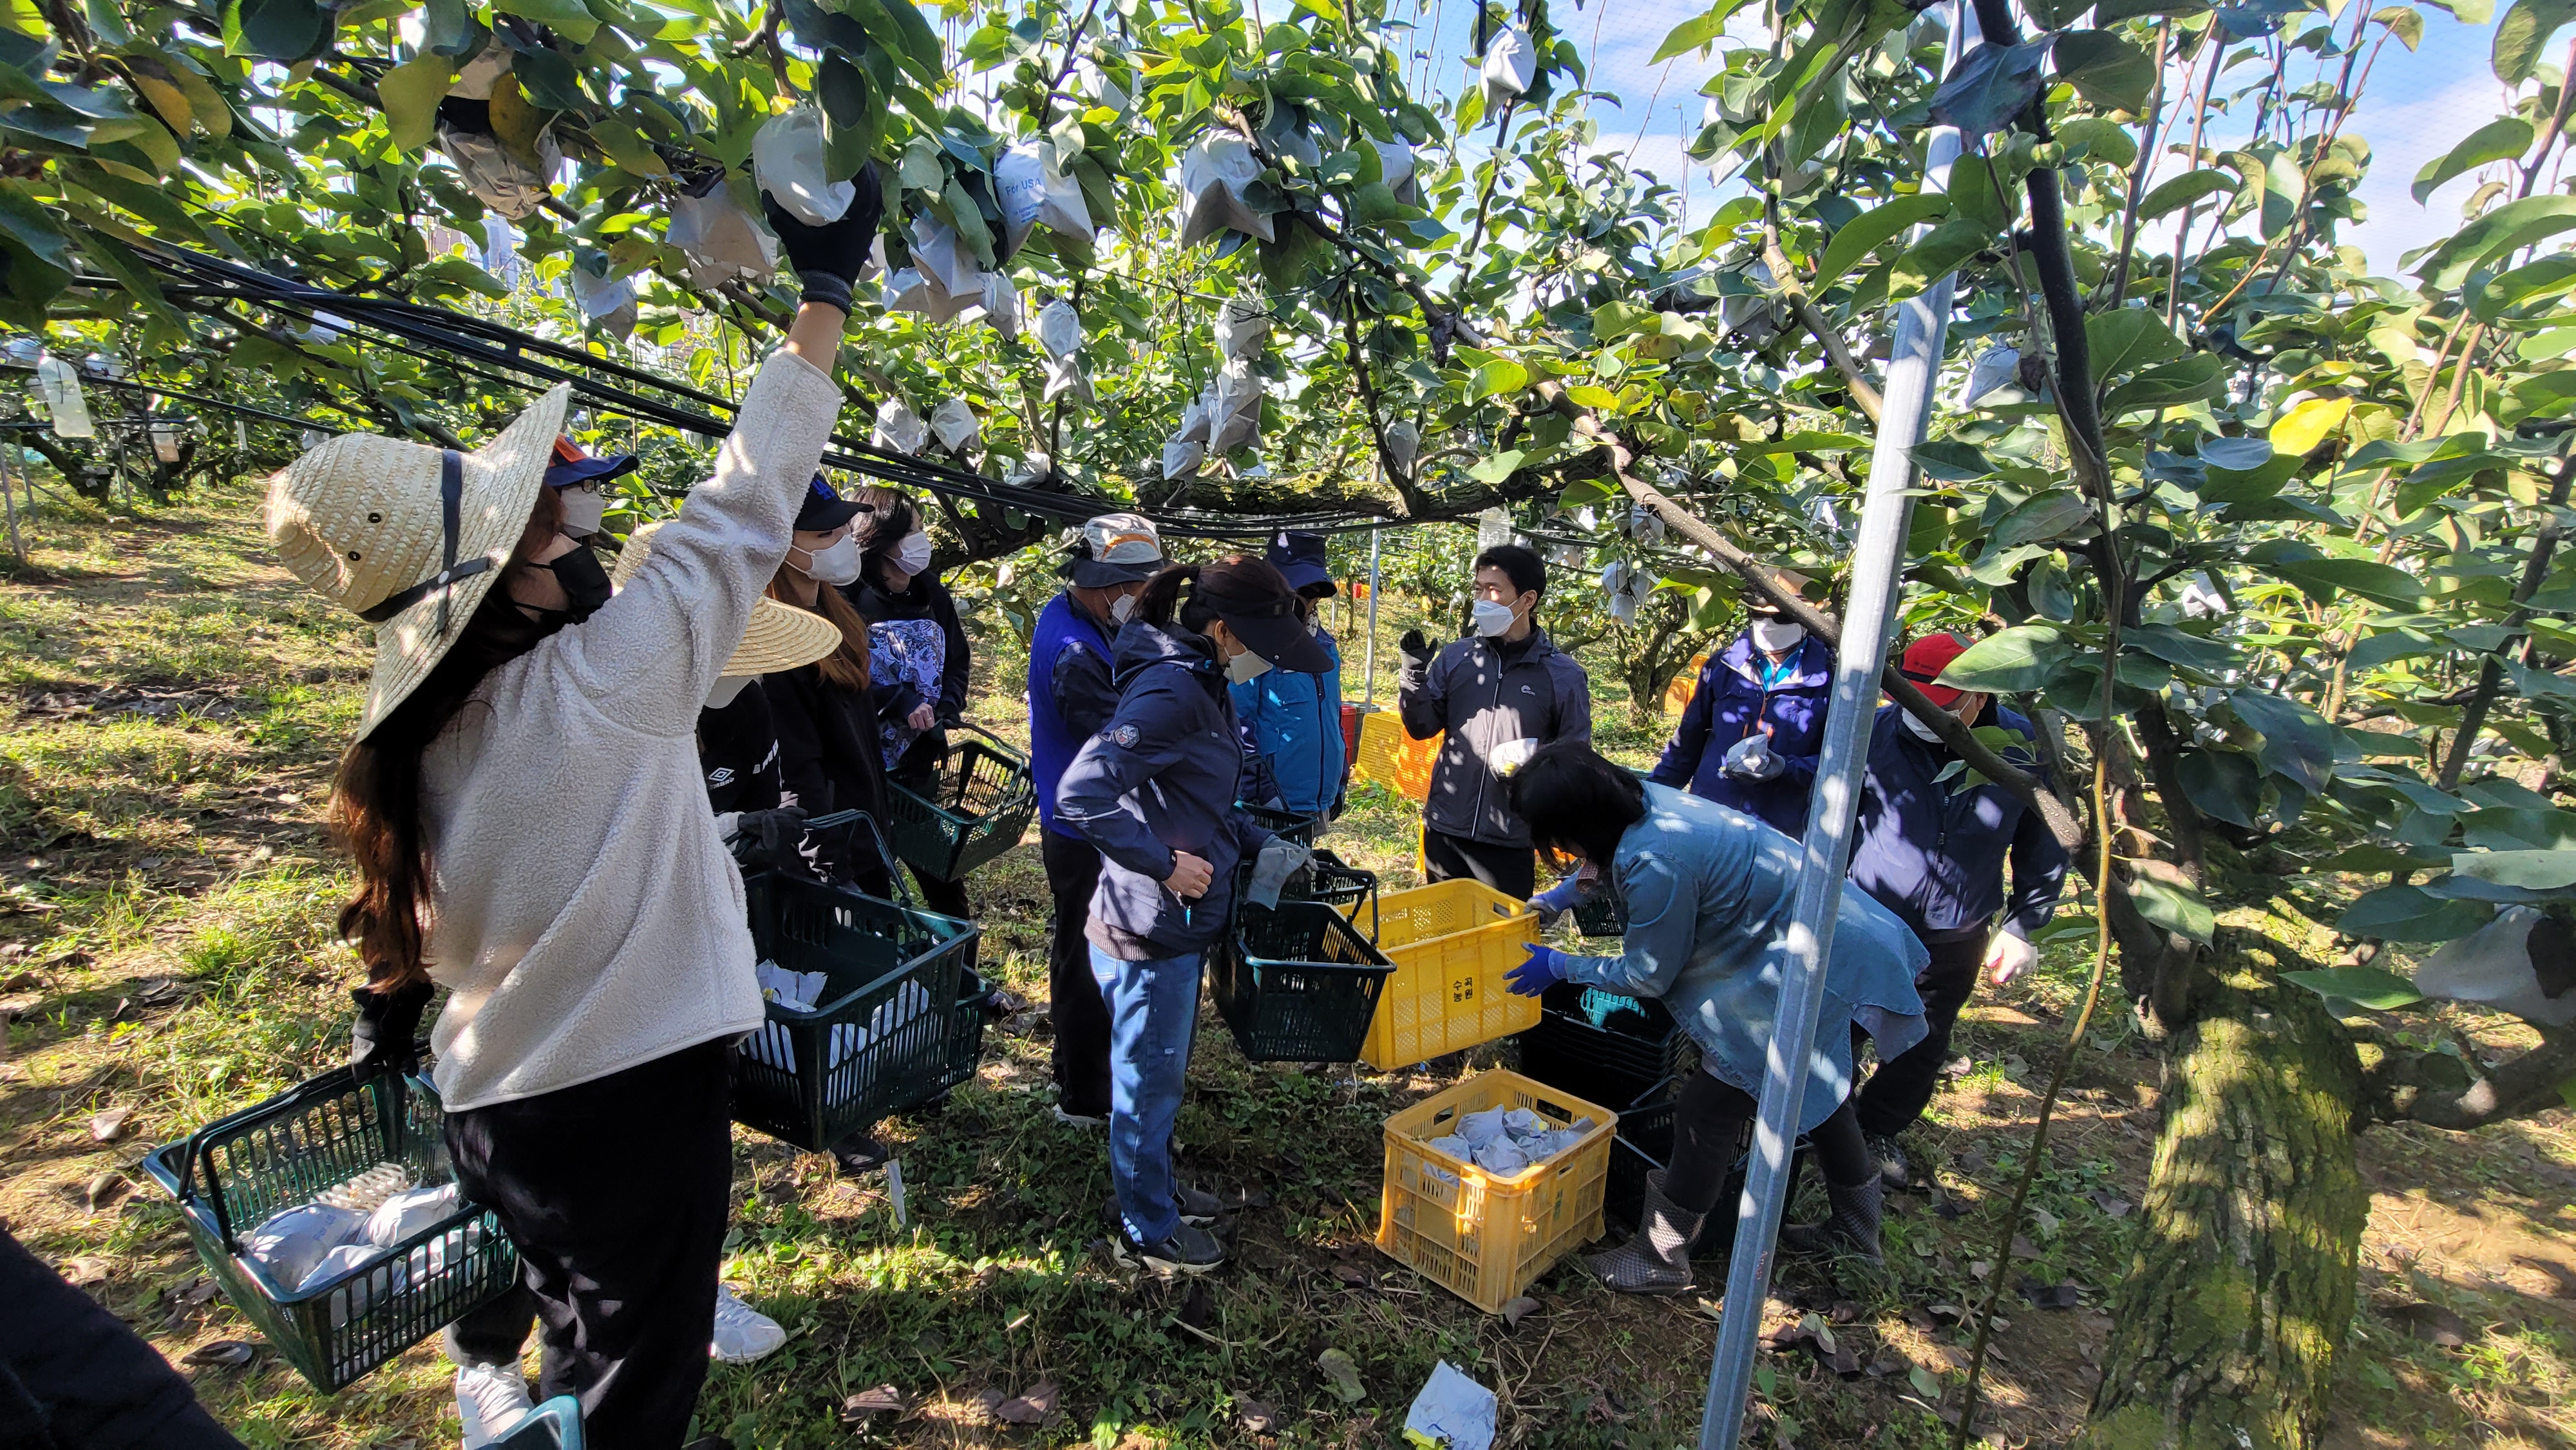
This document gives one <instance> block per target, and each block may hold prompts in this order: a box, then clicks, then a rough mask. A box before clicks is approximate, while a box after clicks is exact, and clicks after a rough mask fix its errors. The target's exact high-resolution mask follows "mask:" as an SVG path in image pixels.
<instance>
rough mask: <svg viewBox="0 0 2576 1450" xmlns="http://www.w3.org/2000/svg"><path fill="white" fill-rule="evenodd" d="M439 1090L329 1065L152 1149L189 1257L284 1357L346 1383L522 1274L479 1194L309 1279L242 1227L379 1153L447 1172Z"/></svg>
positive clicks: (328, 1381)
mask: <svg viewBox="0 0 2576 1450" xmlns="http://www.w3.org/2000/svg"><path fill="white" fill-rule="evenodd" d="M441 1122H442V1119H441V1115H440V1113H439V1109H438V1100H437V1094H436V1093H435V1092H434V1091H433V1090H432V1089H431V1088H430V1086H429V1084H428V1083H426V1082H423V1081H420V1080H418V1079H405V1078H401V1077H395V1076H382V1077H376V1078H372V1079H370V1080H368V1081H366V1082H360V1081H358V1079H357V1076H356V1074H355V1073H353V1072H352V1071H350V1070H349V1069H348V1068H345V1067H343V1068H334V1069H333V1070H331V1071H329V1072H326V1073H323V1074H321V1075H320V1076H318V1077H315V1078H312V1079H311V1080H309V1081H307V1082H304V1083H302V1084H299V1085H298V1086H296V1087H294V1088H292V1089H290V1090H288V1091H287V1092H284V1093H281V1094H279V1095H278V1096H276V1097H273V1098H270V1099H269V1100H268V1101H266V1102H264V1103H260V1104H258V1105H257V1106H255V1107H250V1108H245V1109H243V1110H242V1111H240V1112H237V1113H234V1114H232V1115H230V1116H228V1117H225V1118H222V1119H219V1120H217V1121H216V1122H214V1123H211V1124H208V1125H207V1126H206V1127H204V1128H201V1129H199V1130H198V1131H197V1132H196V1133H195V1134H194V1135H192V1136H191V1137H189V1138H188V1139H187V1140H186V1141H185V1142H180V1143H171V1144H166V1145H164V1146H162V1147H159V1148H155V1149H153V1150H152V1151H151V1152H150V1153H148V1154H146V1155H145V1157H144V1160H143V1167H144V1171H145V1172H147V1173H149V1174H150V1175H151V1176H152V1178H153V1180H154V1181H155V1182H157V1183H159V1184H160V1185H161V1186H162V1187H163V1188H165V1189H167V1190H168V1191H169V1192H170V1194H171V1196H172V1197H174V1198H176V1199H177V1200H178V1201H179V1212H180V1215H181V1217H182V1218H184V1219H185V1220H186V1221H187V1225H188V1237H189V1239H190V1241H191V1242H193V1243H194V1244H195V1246H196V1250H197V1257H198V1258H200V1259H202V1260H203V1261H204V1262H205V1265H206V1269H207V1271H208V1272H209V1273H211V1274H212V1275H213V1276H214V1279H215V1282H216V1283H217V1284H218V1285H220V1286H221V1287H222V1289H223V1291H224V1296H225V1297H226V1298H228V1299H230V1300H232V1302H233V1306H234V1307H235V1308H237V1309H239V1310H240V1311H241V1313H242V1317H243V1318H246V1319H248V1320H249V1321H250V1322H251V1323H252V1324H254V1325H256V1326H257V1327H258V1329H259V1332H260V1333H261V1335H263V1336H264V1337H265V1338H266V1339H267V1340H268V1342H269V1344H270V1346H271V1347H273V1348H274V1349H276V1351H277V1353H278V1355H279V1357H281V1358H283V1359H284V1360H285V1361H286V1362H287V1363H288V1364H291V1365H293V1366H294V1367H295V1368H296V1370H297V1372H298V1373H300V1374H302V1375H303V1376H304V1377H305V1378H306V1379H308V1380H311V1381H312V1382H313V1384H314V1385H315V1386H316V1387H317V1388H319V1389H321V1390H323V1391H325V1392H328V1391H332V1390H337V1389H340V1388H342V1387H344V1386H346V1385H348V1384H351V1383H352V1382H354V1381H356V1380H357V1379H359V1378H360V1377H361V1376H363V1375H365V1374H366V1373H367V1372H368V1371H370V1370H373V1369H374V1368H375V1367H376V1366H378V1365H380V1364H383V1363H384V1362H385V1361H386V1360H389V1359H392V1358H393V1357H394V1356H396V1355H398V1354H401V1353H402V1352H403V1351H404V1350H406V1349H409V1348H411V1347H412V1346H413V1345H415V1344H418V1343H419V1342H420V1341H422V1340H424V1339H426V1338H428V1337H429V1336H430V1335H432V1334H434V1333H436V1332H437V1331H438V1330H439V1329H441V1328H443V1327H445V1326H446V1325H448V1324H450V1323H453V1322H454V1321H455V1320H457V1319H458V1318H460V1317H462V1316H464V1315H465V1314H467V1313H470V1312H472V1311H473V1310H475V1309H478V1308H480V1307H482V1306H483V1305H485V1304H487V1303H489V1302H491V1301H492V1300H494V1299H496V1298H498V1297H500V1296H501V1295H503V1294H505V1293H507V1292H509V1290H510V1288H511V1287H512V1286H513V1285H515V1284H517V1283H518V1281H519V1256H518V1252H517V1251H516V1250H515V1249H513V1248H512V1247H511V1245H510V1240H509V1238H508V1236H507V1235H505V1234H503V1233H502V1232H501V1224H500V1220H499V1219H497V1218H496V1217H494V1216H493V1214H492V1213H491V1212H490V1211H489V1210H487V1209H484V1208H481V1207H478V1206H476V1205H474V1204H465V1205H462V1206H461V1207H460V1208H459V1210H458V1211H457V1212H455V1213H453V1214H450V1215H449V1216H447V1217H446V1218H444V1219H441V1220H439V1221H438V1222H437V1223H435V1224H433V1225H431V1226H430V1227H428V1228H425V1229H422V1230H421V1231H420V1232H418V1233H415V1234H413V1235H412V1236H410V1237H409V1238H406V1239H404V1240H403V1241H402V1242H400V1243H398V1244H395V1245H393V1246H391V1247H390V1248H387V1249H386V1250H385V1251H384V1252H383V1253H382V1254H380V1255H378V1256H377V1257H375V1258H373V1259H370V1260H368V1261H367V1262H366V1263H363V1264H360V1265H358V1266H356V1267H354V1268H351V1269H349V1270H348V1271H346V1272H345V1273H342V1274H339V1275H337V1276H335V1277H333V1278H331V1279H328V1280H326V1281H324V1282H322V1283H320V1284H317V1285H315V1286H313V1287H312V1288H310V1289H302V1288H298V1287H296V1286H293V1285H280V1284H279V1283H278V1282H277V1281H276V1280H274V1279H272V1278H270V1277H269V1274H268V1270H267V1268H266V1267H265V1266H264V1265H262V1264H260V1263H259V1262H258V1261H257V1260H255V1259H251V1258H249V1257H247V1256H246V1255H243V1254H240V1253H238V1252H237V1251H236V1247H235V1246H236V1244H237V1243H238V1242H239V1237H240V1236H241V1235H243V1234H245V1233H248V1232H249V1231H250V1230H252V1229H255V1228H257V1227H258V1226H259V1225H260V1224H262V1223H263V1222H265V1221H267V1219H268V1218H269V1217H270V1215H272V1214H275V1213H277V1212H279V1211H280V1210H283V1209H289V1208H295V1207H298V1206H301V1205H303V1204H307V1203H311V1202H313V1201H314V1200H315V1199H317V1198H319V1197H320V1196H321V1195H322V1194H323V1193H325V1192H327V1191H329V1190H331V1189H334V1188H337V1187H339V1186H340V1185H342V1184H344V1183H347V1182H349V1181H350V1180H351V1179H354V1178H356V1177H358V1176H359V1175H361V1174H363V1173H366V1172H368V1171H369V1170H371V1169H373V1168H375V1167H376V1166H377V1165H379V1164H384V1163H394V1164H399V1165H401V1166H402V1167H404V1168H407V1169H409V1170H411V1172H412V1175H413V1177H414V1179H415V1180H416V1183H417V1184H418V1185H419V1186H423V1187H427V1186H434V1185H436V1184H440V1183H444V1182H446V1181H448V1180H449V1179H451V1178H453V1177H454V1176H455V1175H454V1173H453V1171H452V1169H451V1168H450V1166H449V1164H448V1160H447V1144H446V1140H445V1138H444V1136H443V1134H442V1130H441Z"/></svg>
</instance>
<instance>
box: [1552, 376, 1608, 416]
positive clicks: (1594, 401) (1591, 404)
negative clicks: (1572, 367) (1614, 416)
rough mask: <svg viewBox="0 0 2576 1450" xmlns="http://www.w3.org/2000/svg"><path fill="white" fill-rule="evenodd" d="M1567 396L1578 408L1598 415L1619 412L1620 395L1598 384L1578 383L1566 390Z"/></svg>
mask: <svg viewBox="0 0 2576 1450" xmlns="http://www.w3.org/2000/svg"><path fill="white" fill-rule="evenodd" d="M1565 396H1566V399H1567V401H1569V402H1571V403H1573V404H1574V406H1576V407H1578V408H1590V409H1591V410H1592V411H1593V412H1596V413H1616V412H1617V411H1619V395H1618V394H1617V393H1614V392H1612V391H1610V390H1609V389H1608V388H1605V387H1602V386H1600V385H1599V384H1597V383H1576V384H1575V385H1574V386H1572V387H1570V388H1567V389H1566V390H1565Z"/></svg>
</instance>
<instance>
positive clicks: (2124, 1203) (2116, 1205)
mask: <svg viewBox="0 0 2576 1450" xmlns="http://www.w3.org/2000/svg"><path fill="white" fill-rule="evenodd" d="M2085 1196H2086V1197H2088V1198H2090V1199H2092V1200H2093V1206H2094V1207H2095V1208H2098V1209H2100V1210H2102V1213H2103V1216H2104V1217H2106V1218H2127V1217H2128V1216H2129V1210H2130V1209H2133V1208H2135V1207H2137V1205H2136V1204H2134V1203H2131V1202H2129V1200H2127V1199H2125V1198H2122V1197H2121V1196H2120V1195H2118V1194H2116V1193H2113V1192H2112V1191H2110V1190H2109V1189H2107V1188H2097V1189H2094V1190H2093V1191H2092V1192H2091V1193H2089V1194H2087V1195H2085Z"/></svg>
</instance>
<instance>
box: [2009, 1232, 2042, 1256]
mask: <svg viewBox="0 0 2576 1450" xmlns="http://www.w3.org/2000/svg"><path fill="white" fill-rule="evenodd" d="M2012 1256H2013V1257H2014V1258H2016V1259H2035V1258H2038V1257H2039V1245H2037V1244H2035V1243H2032V1242H2031V1241H2030V1240H2028V1239H2026V1238H2023V1237H2022V1236H2021V1235H2020V1234H2014V1235H2013V1245H2012Z"/></svg>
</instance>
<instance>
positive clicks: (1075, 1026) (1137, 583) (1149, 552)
mask: <svg viewBox="0 0 2576 1450" xmlns="http://www.w3.org/2000/svg"><path fill="white" fill-rule="evenodd" d="M1162 567H1163V541H1162V537H1161V536H1160V535H1159V534H1157V533H1156V532H1155V531H1154V524H1153V521H1152V520H1150V519H1148V518H1146V517H1145V516H1144V515H1142V514H1102V515H1101V516H1100V517H1098V518H1096V519H1092V520H1090V521H1089V522H1087V523H1085V524H1084V525H1083V526H1082V532H1081V535H1080V536H1079V537H1078V538H1077V539H1076V540H1075V542H1074V547H1073V556H1072V558H1071V559H1069V560H1068V561H1067V562H1066V566H1065V571H1064V572H1065V588H1064V592H1062V593H1060V594H1058V595H1057V596H1056V597H1055V598H1053V599H1051V600H1049V601H1047V607H1046V608H1045V609H1044V610H1042V611H1040V613H1039V614H1038V622H1037V627H1036V628H1035V629H1034V630H1032V631H1031V632H1030V636H1029V676H1028V678H1029V695H1028V706H1029V769H1030V773H1031V774H1032V775H1034V776H1035V777H1036V783H1037V792H1038V827H1039V830H1038V841H1039V847H1038V851H1039V859H1040V861H1042V862H1043V863H1044V864H1045V866H1046V875H1047V891H1048V894H1049V895H1051V896H1053V897H1054V898H1055V932H1054V937H1053V939H1052V940H1051V941H1050V943H1049V944H1048V948H1047V995H1048V998H1049V1006H1048V1012H1049V1014H1050V1015H1051V1016H1052V1018H1053V1019H1054V1026H1055V1085H1056V1103H1055V1115H1056V1117H1057V1118H1058V1119H1060V1120H1062V1121H1064V1122H1068V1123H1073V1124H1076V1125H1078V1126H1082V1127H1099V1126H1101V1125H1102V1124H1105V1123H1107V1122H1108V1121H1109V1009H1108V1008H1107V1006H1105V1005H1104V1004H1103V1003H1102V1001H1101V997H1100V984H1099V983H1098V982H1097V981H1095V980H1093V978H1092V975H1091V943H1090V941H1089V940H1088V939H1087V938H1085V937H1084V936H1083V924H1084V923H1085V922H1086V921H1088V920H1089V918H1090V913H1091V897H1092V894H1093V892H1095V891H1097V890H1098V889H1099V886H1100V851H1099V849H1098V848H1097V847H1095V846H1093V845H1092V844H1091V843H1090V842H1089V841H1087V840H1085V839H1083V837H1082V836H1080V835H1079V834H1077V833H1076V832H1075V831H1074V830H1073V829H1072V828H1071V827H1070V826H1068V825H1059V824H1058V823H1057V821H1056V816H1055V793H1056V787H1057V786H1058V785H1059V784H1061V783H1062V781H1063V779H1064V771H1065V767H1066V766H1068V765H1071V764H1072V763H1073V757H1074V754H1075V752H1077V751H1079V750H1081V749H1082V745H1083V742H1084V741H1086V740H1089V739H1090V738H1091V737H1092V736H1094V735H1097V734H1099V733H1100V730H1101V727H1103V726H1105V725H1107V724H1108V723H1109V717H1110V716H1111V715H1112V714H1115V713H1116V712H1117V709H1118V687H1117V686H1116V685H1114V684H1112V683H1110V678H1109V672H1110V664H1111V661H1112V660H1114V659H1115V658H1116V640H1117V638H1118V631H1119V629H1120V628H1121V627H1123V626H1124V625H1125V624H1126V623H1127V621H1128V620H1130V619H1132V618H1134V617H1135V614H1136V597H1137V596H1138V595H1140V594H1142V593H1144V592H1145V581H1146V580H1148V579H1151V578H1153V577H1154V575H1155V573H1156V572H1158V571H1159V570H1161V568H1162Z"/></svg>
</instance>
